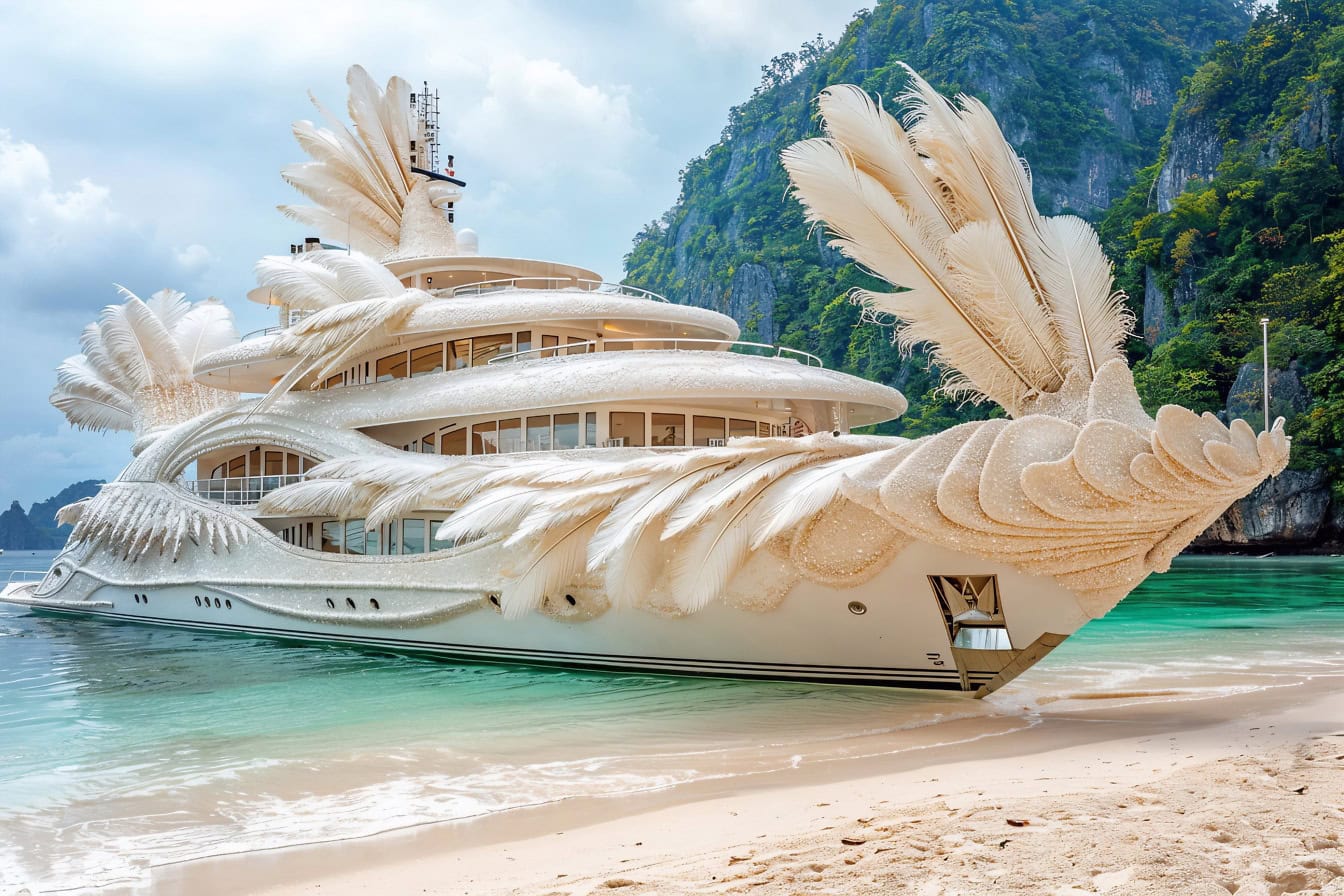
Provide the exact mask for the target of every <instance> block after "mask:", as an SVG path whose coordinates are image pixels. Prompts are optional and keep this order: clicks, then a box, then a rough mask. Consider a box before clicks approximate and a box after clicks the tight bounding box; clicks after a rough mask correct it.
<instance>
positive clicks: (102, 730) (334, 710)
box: [0, 552, 1344, 892]
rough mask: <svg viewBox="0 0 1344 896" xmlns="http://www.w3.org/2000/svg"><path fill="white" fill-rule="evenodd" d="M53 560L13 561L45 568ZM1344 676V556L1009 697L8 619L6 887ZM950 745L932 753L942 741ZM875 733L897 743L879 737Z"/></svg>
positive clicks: (1267, 578)
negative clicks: (1123, 704)
mask: <svg viewBox="0 0 1344 896" xmlns="http://www.w3.org/2000/svg"><path fill="white" fill-rule="evenodd" d="M51 556H52V555H51V553H50V552H39V554H38V555H36V556H33V555H29V554H28V553H27V552H22V553H21V554H18V555H16V554H14V553H12V552H11V553H9V554H6V555H5V556H3V557H0V580H2V579H3V578H4V577H6V576H7V573H8V570H11V569H26V568H35V567H36V568H41V567H44V566H45V565H46V564H47V563H48V562H49V560H50V557H51ZM1341 670H1344V561H1341V560H1339V559H1331V558H1285V559H1272V560H1250V559H1243V558H1182V559H1181V560H1179V561H1178V563H1177V565H1176V567H1175V568H1174V569H1173V571H1172V572H1171V573H1170V574H1168V575H1165V576H1158V577H1154V578H1152V579H1150V580H1149V581H1148V582H1146V583H1145V584H1144V585H1143V587H1142V588H1140V589H1139V590H1138V591H1137V592H1136V593H1135V594H1134V595H1132V596H1131V597H1130V598H1129V599H1128V600H1126V601H1125V602H1124V603H1122V604H1121V605H1120V606H1119V607H1118V608H1117V609H1116V610H1115V611H1113V612H1112V613H1111V614H1110V615H1109V616H1108V617H1107V618H1106V619H1104V620H1100V621H1098V622H1096V623H1093V624H1091V625H1089V626H1088V627H1087V628H1086V629H1084V630H1083V631H1082V632H1081V633H1079V634H1078V635H1077V636H1075V637H1074V638H1072V639H1070V640H1069V641H1068V642H1066V643H1065V644H1064V645H1063V646H1062V647H1060V648H1059V649H1058V650H1056V651H1055V652H1054V653H1053V654H1052V655H1051V656H1049V657H1047V658H1046V660H1045V661H1044V662H1042V663H1041V664H1040V665H1038V666H1037V667H1036V668H1034V669H1032V670H1031V671H1030V672H1028V673H1027V674H1026V675H1025V676H1023V677H1022V678H1021V679H1019V680H1018V681H1017V682H1015V683H1014V684H1013V685H1011V686H1010V687H1009V688H1007V689H1006V690H1005V691H1004V692H1001V693H1000V694H998V695H995V696H994V697H991V698H990V699H989V700H986V701H978V702H977V701H971V700H967V699H965V698H963V697H960V696H957V695H948V694H941V693H935V692H927V693H926V692H909V691H890V690H877V689H864V688H844V687H830V686H811V685H799V684H776V683H752V682H732V681H714V680H704V679H672V678H659V677H653V676H644V675H604V674H597V673H583V672H564V671H539V670H530V669H524V668H516V667H490V666H457V665H452V664H448V663H444V662H442V661H438V660H432V659H421V658H410V657H393V656H384V655H379V654H373V653H363V652H357V651H353V650H349V649H344V648H334V647H333V648H325V647H314V646H299V645H292V644H285V643H281V642H274V641H265V640H259V639H252V638H244V637H228V636H220V635H206V634H196V633H192V632H184V631H173V630H167V629H155V628H150V627H139V626H132V625H117V624H108V623H100V622H94V621H85V622H80V621H69V620H58V619H44V618H42V617H38V616H33V615H30V614H28V613H26V612H25V611H22V610H20V609H18V608H13V607H5V608H0V731H3V732H4V736H3V738H0V892H8V890H9V889H10V888H11V887H13V886H16V885H20V884H27V885H29V886H30V887H33V888H34V889H35V890H47V889H55V888H63V887H78V886H100V885H108V884H112V883H134V882H135V881H138V880H143V879H144V877H145V876H146V873H147V869H148V867H149V865H150V864H159V863H162V862H166V861H173V860H181V859H187V858H194V857H199V856H204V855H216V854H220V853H227V852H237V851H241V850H245V849H255V848H259V847H264V846H274V845H280V844H290V843H301V842H315V841H320V840H327V839H334V838H338V837H348V836H356V835H360V834H370V833H374V832H377V831H383V830H390V829H393V828H397V827H402V826H406V825H410V824H416V823H422V822H426V821H431V820H444V819H453V818H466V817H470V816H474V815H479V814H482V813H487V812H494V811H500V810H504V809H508V808H511V807H517V806H522V805H529V804H534V803H538V802H544V801H549V800H556V799H563V798H566V797H572V796H580V795H589V794H614V793H624V792H632V791H640V790H648V789H653V788H659V787H668V786H675V785H677V784H680V783H684V782H688V781H692V780H697V779H704V778H708V777H716V776H722V775H728V774H746V773H752V772H757V771H769V770H772V769H778V768H785V767H788V766H790V765H794V764H798V763H800V762H814V761H821V760H824V759H831V758H836V757H841V756H852V755H865V754H871V753H873V752H894V751H900V750H902V749H908V748H913V745H914V744H916V743H917V742H919V743H927V742H928V741H929V740H930V738H931V737H933V738H935V739H936V737H937V732H938V729H937V728H936V727H935V728H930V726H937V725H938V723H940V722H945V721H947V720H949V719H954V718H964V717H992V718H993V720H994V725H993V726H991V730H1002V731H1006V730H1013V729H1014V728H1018V727H1022V726H1024V725H1026V724H1030V723H1031V720H1032V718H1033V717H1034V715H1035V714H1036V713H1038V712H1040V711H1041V707H1044V706H1049V710H1048V711H1051V712H1055V711H1061V710H1063V711H1067V710H1068V709H1069V707H1070V706H1074V705H1078V706H1081V705H1085V704H1087V703H1088V702H1089V701H1092V700H1095V699H1096V698H1098V697H1104V698H1107V699H1112V700H1114V699H1116V697H1117V695H1126V696H1125V697H1124V698H1123V699H1136V700H1138V699H1173V698H1175V699H1189V698H1191V697H1201V696H1212V695H1216V694H1220V693H1229V692H1235V691H1242V690H1249V689H1256V688H1263V687H1269V686H1274V685H1279V684H1285V683H1291V682H1294V681H1300V680H1302V679H1304V678H1306V677H1309V676H1312V675H1317V674H1332V673H1334V674H1338V673H1339V672H1340V671H1341ZM931 732H932V735H931ZM872 735H878V736H876V737H874V736H872Z"/></svg>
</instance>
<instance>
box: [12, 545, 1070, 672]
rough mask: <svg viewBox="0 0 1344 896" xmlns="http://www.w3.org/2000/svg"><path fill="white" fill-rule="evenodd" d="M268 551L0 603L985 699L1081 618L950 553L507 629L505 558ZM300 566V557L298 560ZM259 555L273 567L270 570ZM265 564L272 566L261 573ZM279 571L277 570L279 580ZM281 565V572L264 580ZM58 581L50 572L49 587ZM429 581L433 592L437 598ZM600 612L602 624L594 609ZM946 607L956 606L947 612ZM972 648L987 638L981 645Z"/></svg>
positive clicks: (575, 664) (401, 646)
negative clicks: (839, 579) (974, 604)
mask: <svg viewBox="0 0 1344 896" xmlns="http://www.w3.org/2000/svg"><path fill="white" fill-rule="evenodd" d="M286 547H287V546H284V545H283V544H276V543H274V542H267V543H264V544H260V545H257V544H253V545H250V546H248V547H247V548H244V549H242V550H240V551H235V552H233V553H222V554H220V555H215V554H211V553H210V552H207V551H197V552H194V553H193V552H191V551H188V552H185V553H184V554H183V556H182V557H181V558H179V560H178V562H175V563H172V562H157V561H153V560H147V559H146V558H141V559H140V560H138V561H135V562H127V561H123V560H119V559H117V558H115V557H113V556H112V555H111V554H110V553H109V552H107V551H94V552H90V554H89V556H88V557H87V558H85V559H83V560H82V561H81V560H80V559H79V558H77V557H76V556H75V555H74V554H73V553H67V554H66V555H62V557H61V558H58V560H57V563H56V564H55V565H54V566H53V572H52V573H49V574H48V576H47V577H46V579H44V580H43V581H42V582H41V583H37V584H34V583H27V584H22V585H10V586H9V587H8V588H6V589H5V591H4V592H3V594H0V600H6V601H9V602H11V603H16V604H22V605H26V606H28V607H31V608H32V609H34V610H36V611H39V612H43V613H53V614H59V615H63V616H72V615H76V616H89V617H95V618H99V619H104V620H114V621H118V622H128V623H142V624H153V625H165V626H174V627H182V628H190V629H196V630H202V631H213V632H231V633H242V634H247V635H257V636H265V637H273V638H283V639H291V640H302V641H308V642H320V643H330V644H346V645H355V646H362V647H367V648H375V649H380V650H390V651H397V652H413V653H430V654H437V655H442V656H444V657H448V658H452V659H456V660H465V661H470V662H488V663H509V664H525V665H536V666H559V667H567V668H581V669H596V670H604V671H616V672H641V673H656V674H668V675H696V676H718V677H730V678H750V679H772V680H789V681H809V682H822V683H833V684H854V685H880V686H890V687H912V688H936V689H946V690H956V691H965V692H969V693H976V694H978V695H981V696H983V694H984V693H988V692H989V691H991V690H993V689H995V688H997V687H998V686H1000V685H1002V684H1003V683H1005V682H1006V681H1007V680H1009V679H1011V678H1012V677H1013V676H1015V675H1016V674H1018V673H1020V672H1021V671H1023V670H1024V669H1026V668H1028V667H1029V666H1030V665H1031V664H1032V663H1034V662H1035V661H1036V660H1037V659H1039V658H1040V657H1041V656H1044V655H1045V653H1048V652H1049V649H1050V648H1052V647H1053V646H1055V645H1056V644H1058V643H1059V642H1060V641H1062V640H1063V639H1064V637H1067V635H1069V634H1071V633H1072V632H1074V631H1075V630H1077V629H1078V628H1079V627H1080V626H1082V625H1083V624H1084V623H1085V622H1086V621H1087V619H1088V616H1087V615H1086V614H1085V613H1084V612H1083V610H1082V609H1081V608H1080V606H1079V604H1078V601H1077V599H1076V597H1075V596H1074V595H1073V594H1072V593H1070V592H1068V591H1067V590H1065V589H1063V588H1062V587H1060V586H1059V585H1058V584H1057V583H1056V582H1054V581H1053V580H1051V579H1048V578H1044V577H1040V576H1031V575H1026V574H1024V573H1022V572H1020V571H1017V570H1014V569H1012V568H1010V567H1007V566H1004V565H1002V564H997V563H992V562H986V561H984V560H980V559H977V558H975V557H973V556H970V555H966V554H960V553H957V552H953V551H949V550H947V549H944V548H940V547H936V546H932V545H928V544H923V543H915V544H912V545H909V546H907V547H906V548H905V549H903V550H902V551H900V553H898V554H897V555H896V556H895V557H893V558H892V559H891V560H890V561H889V562H887V564H886V565H885V566H884V567H883V568H882V569H881V570H879V571H878V572H877V573H876V574H875V575H873V576H872V577H871V578H869V579H868V580H867V581H866V582H863V583H861V584H856V585H853V586H850V587H831V586H827V585H822V584H818V583H814V582H810V581H806V580H804V581H800V582H798V583H796V584H794V585H793V586H792V587H791V588H790V589H789V590H788V592H787V593H786V594H785V595H784V596H783V598H782V600H779V601H778V602H777V603H776V604H774V605H772V607H771V608H770V609H769V610H768V611H762V610H763V609H764V608H757V609H750V608H748V609H742V608H738V607H734V606H732V605H730V604H727V603H722V602H716V603H714V604H711V605H710V606H708V607H705V608H704V609H702V610H699V611H697V612H695V613H691V614H686V615H674V614H672V613H668V612H656V611H650V610H648V609H635V608H608V607H607V606H606V604H605V598H604V597H603V596H602V595H600V594H595V593H593V592H591V591H583V590H578V591H577V594H576V595H569V596H566V597H573V598H574V600H573V604H574V605H573V606H571V605H570V604H569V603H567V602H565V600H563V599H561V600H557V601H555V607H554V608H552V607H551V606H550V604H551V601H550V600H549V599H548V602H547V606H545V607H543V608H542V609H541V610H540V611H537V612H533V613H528V614H526V615H524V616H523V617H522V618H519V619H508V618H505V617H504V616H503V615H502V614H501V613H500V612H499V610H498V609H497V607H496V606H495V604H494V603H493V602H492V597H493V596H494V592H492V591H491V590H490V587H489V584H488V583H486V584H482V582H481V580H482V575H481V573H482V570H484V569H489V568H493V567H494V566H495V565H497V563H498V560H499V557H498V550H499V549H498V547H496V546H485V547H482V548H479V549H474V550H464V551H460V552H449V555H448V556H443V557H436V556H435V555H427V556H425V557H417V558H412V559H404V558H381V562H380V561H379V558H348V557H347V558H330V557H322V556H321V555H310V556H307V557H302V556H298V554H297V552H292V551H288V550H285V548H286ZM309 553H310V552H309ZM258 554H260V555H266V554H274V555H275V556H272V557H270V558H265V557H264V556H258ZM267 559H269V560H270V561H271V562H267ZM281 561H284V565H283V566H282V565H281ZM285 566H287V567H288V573H287V574H284V575H271V576H259V575H258V572H257V571H258V570H265V569H272V570H274V569H278V568H285ZM55 570H61V573H60V574H59V575H57V574H55V572H54V571H55ZM948 577H951V580H952V581H953V582H954V583H957V582H963V581H968V580H973V581H974V582H976V583H979V584H978V586H977V587H980V588H981V590H982V592H983V591H985V589H986V587H987V583H988V582H989V580H992V588H993V591H994V595H993V598H994V600H995V603H996V608H997V610H998V613H999V615H998V617H997V618H996V620H995V621H996V622H998V623H1001V625H998V626H994V627H993V628H994V629H996V630H997V629H998V628H1002V629H1003V634H1002V635H1001V636H998V635H997V633H995V637H1001V640H998V641H994V642H993V643H991V644H990V645H989V648H988V649H975V648H967V647H966V646H964V645H962V646H958V644H957V643H956V635H955V629H956V625H955V624H954V623H951V621H950V618H949V615H950V614H949V608H948V606H947V598H942V599H940V595H939V589H938V587H936V583H939V584H941V585H942V586H944V587H946V585H947V578H948ZM433 583H442V584H441V585H435V584H433ZM594 608H596V609H594ZM957 608H958V607H953V608H952V609H957ZM982 640H983V639H982Z"/></svg>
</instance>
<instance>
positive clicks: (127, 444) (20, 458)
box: [0, 426, 131, 510]
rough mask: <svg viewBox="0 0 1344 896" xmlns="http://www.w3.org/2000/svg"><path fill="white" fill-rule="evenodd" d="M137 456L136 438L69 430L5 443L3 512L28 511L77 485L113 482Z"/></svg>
mask: <svg viewBox="0 0 1344 896" xmlns="http://www.w3.org/2000/svg"><path fill="white" fill-rule="evenodd" d="M130 456H131V435H130V433H120V432H118V433H107V434H103V435H98V434H94V433H87V432H79V431H78V430H75V429H71V428H69V427H64V426H63V427H61V428H59V429H54V430H48V431H45V432H26V433H20V434H17V435H12V436H9V437H7V438H3V439H0V498H3V501H0V510H6V509H8V508H9V502H10V501H13V500H18V501H19V502H21V503H22V504H23V506H24V509H27V508H28V507H30V506H31V505H32V504H33V503H34V502H35V501H42V500H45V499H47V498H49V497H51V496H52V495H55V494H56V493H58V492H59V491H60V490H61V489H63V488H65V487H66V486H67V485H69V484H70V483H72V482H79V481H80V480H83V479H112V478H113V477H115V476H116V475H117V473H119V472H120V471H121V468H122V467H124V466H125V465H126V461H127V459H129V458H130Z"/></svg>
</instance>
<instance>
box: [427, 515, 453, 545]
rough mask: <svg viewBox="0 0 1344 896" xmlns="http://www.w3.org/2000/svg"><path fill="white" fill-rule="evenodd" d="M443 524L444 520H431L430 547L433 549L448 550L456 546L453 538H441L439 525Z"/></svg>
mask: <svg viewBox="0 0 1344 896" xmlns="http://www.w3.org/2000/svg"><path fill="white" fill-rule="evenodd" d="M442 525H443V520H430V521H429V549H430V550H431V551H446V550H448V549H449V548H451V547H453V546H454V542H453V540H452V539H441V538H439V527H440V526H442Z"/></svg>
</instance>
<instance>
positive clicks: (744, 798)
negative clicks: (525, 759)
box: [154, 674, 1344, 896]
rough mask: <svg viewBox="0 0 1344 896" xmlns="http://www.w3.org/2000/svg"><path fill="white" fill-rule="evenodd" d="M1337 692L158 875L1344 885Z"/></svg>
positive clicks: (941, 887) (1068, 705)
mask: <svg viewBox="0 0 1344 896" xmlns="http://www.w3.org/2000/svg"><path fill="white" fill-rule="evenodd" d="M1340 683H1341V679H1340V678H1338V677H1334V676H1332V675H1328V674H1327V675H1323V676H1318V677H1315V678H1312V679H1310V680H1308V681H1306V682H1305V683H1302V684H1297V685H1285V686H1271V687H1269V688H1266V689H1263V690H1256V691H1252V692H1249V693H1243V694H1236V695H1230V696H1219V697H1204V698H1200V699H1184V698H1182V697H1181V696H1180V694H1179V691H1177V692H1176V693H1165V694H1164V693H1160V692H1159V693H1154V692H1151V691H1150V692H1148V693H1146V694H1125V693H1123V692H1119V691H1114V692H1100V693H1084V694H1073V695H1067V696H1066V697H1065V698H1063V699H1059V700H1057V701H1054V702H1048V703H1047V705H1045V706H1044V707H1042V708H1040V709H1037V710H1035V711H1033V712H1032V713H1030V714H1029V715H1028V716H1027V718H1028V719H1029V722H1030V724H1028V725H1025V726H1022V727H1016V728H1004V727H1003V725H1002V722H1001V720H996V719H993V718H991V719H968V720H962V721H957V722H950V723H945V724H941V725H936V726H931V727H930V728H927V729H923V735H922V736H923V737H924V741H923V742H922V743H918V744H917V745H916V746H915V748H914V749H904V750H902V751H900V752H896V753H891V754H889V755H871V756H868V757H866V758H862V759H849V760H838V761H834V762H812V763H801V764H800V765H799V767H797V768H794V769H790V770H788V771H784V772H775V773H771V774H765V775H755V776H744V777H736V778H730V779H726V780H718V781H706V782H697V783H696V784H692V785H688V786H683V787H678V788H675V789H671V790H666V791H662V792H656V793H649V794H641V795H637V796H627V797H621V798H619V799H592V800H566V801H562V802H559V803H554V804H550V805H546V806H541V807H536V808H532V809H522V810H515V811H512V812H505V813H500V814H499V815H497V816H491V817H488V818H485V819H482V820H478V821H471V822H466V823H453V824H441V825H428V826H422V827H419V828H416V829H413V830H409V831H403V832H399V833H393V834H387V835H380V836H376V837H370V838H363V839H359V840H352V841H345V842H341V843H336V844H327V845H322V846H315V847H304V848H294V849H281V850H271V851H265V852H257V853H250V854H246V855H242V856H232V857H226V858H220V859H212V860H202V861H195V862H189V863H185V864H181V865H175V866H168V867H161V868H158V869H156V871H155V874H154V889H155V891H156V892H164V893H178V892H181V893H193V894H205V893H237V892H257V893H265V894H267V896H296V894H355V893H371V892H385V893H431V894H459V893H461V894H473V896H474V894H504V893H520V894H541V893H545V894H554V896H561V894H564V896H578V894H588V893H609V892H620V893H628V894H636V893H659V894H664V893H687V894H689V893H764V894H776V893H777V894H793V893H845V894H860V893H912V894H915V893H917V894H962V893H968V894H970V893H1055V894H1073V893H1116V894H1139V893H1152V894H1158V893H1164V894H1165V893H1192V894H1201V893H1208V894H1221V893H1237V894H1241V896H1256V894H1273V896H1277V894H1284V893H1344V842H1342V841H1344V693H1341V691H1340V689H1339V685H1340ZM905 734H907V735H910V736H919V733H911V732H906V733H905ZM907 746H908V743H907Z"/></svg>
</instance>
